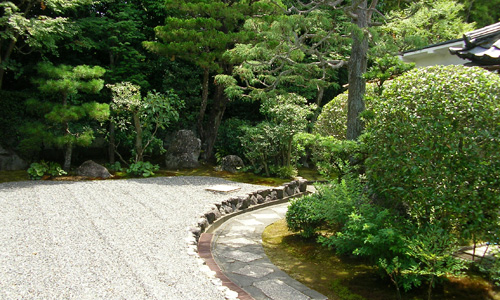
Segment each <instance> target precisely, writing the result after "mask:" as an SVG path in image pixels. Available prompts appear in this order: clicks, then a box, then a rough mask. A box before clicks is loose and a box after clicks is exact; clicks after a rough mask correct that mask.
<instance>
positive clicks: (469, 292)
mask: <svg viewBox="0 0 500 300" xmlns="http://www.w3.org/2000/svg"><path fill="white" fill-rule="evenodd" d="M262 241H263V246H264V250H265V252H266V254H267V256H268V257H269V259H270V260H271V261H272V262H273V264H275V265H277V266H278V267H279V268H280V269H282V270H283V271H285V272H287V273H288V274H289V275H290V276H291V277H293V278H294V279H296V280H298V281H300V282H302V283H303V284H305V285H306V286H308V287H310V288H312V289H314V290H316V291H318V292H320V293H322V294H323V295H325V296H327V297H328V299H330V300H392V299H397V297H396V292H395V291H396V290H395V288H394V287H393V286H392V284H391V282H390V281H388V280H384V279H382V277H381V276H380V274H379V273H378V272H377V270H376V268H374V267H371V265H370V264H369V263H367V262H365V261H362V260H359V259H356V258H355V257H340V256H337V255H335V253H334V252H333V251H331V250H328V249H327V248H325V247H322V246H320V245H318V244H317V243H315V241H314V240H306V239H304V238H302V237H300V236H298V235H296V234H294V233H292V232H290V231H288V228H287V225H286V221H285V220H280V221H278V222H276V223H274V224H272V225H270V226H268V227H267V228H266V230H265V231H264V233H263V235H262ZM403 299H405V300H418V299H426V289H425V288H424V289H421V290H415V291H413V292H411V293H407V294H405V295H403ZM433 299H439V300H451V299H453V300H498V299H500V289H499V288H498V287H494V286H492V285H491V284H489V283H488V282H487V281H485V280H484V279H483V278H481V277H480V276H469V278H449V279H448V280H447V281H446V282H445V283H444V284H443V285H442V286H437V287H436V288H435V289H434V290H433Z"/></svg>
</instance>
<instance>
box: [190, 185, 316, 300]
mask: <svg viewBox="0 0 500 300" xmlns="http://www.w3.org/2000/svg"><path fill="white" fill-rule="evenodd" d="M307 184H308V181H307V180H304V179H299V180H295V181H292V182H289V183H286V184H283V185H282V186H279V187H270V188H268V189H262V190H259V191H256V192H253V193H250V194H247V195H245V196H237V197H229V198H228V199H226V200H224V201H222V202H220V203H214V204H213V205H211V206H210V207H209V209H208V210H207V211H206V212H205V213H204V214H202V215H201V216H200V218H199V219H198V222H197V224H196V225H195V226H193V227H192V228H189V236H188V237H187V238H186V242H187V244H188V249H187V252H188V254H189V255H191V256H194V257H196V258H197V260H198V263H199V265H200V269H201V271H202V272H203V273H205V275H206V276H207V277H208V279H209V280H210V281H211V282H212V284H214V285H215V286H217V287H218V289H219V290H220V291H221V292H222V293H223V294H224V295H225V298H226V299H228V300H236V299H239V298H238V295H239V294H238V292H236V291H234V290H232V289H231V288H229V287H228V286H227V282H226V284H223V282H222V280H221V279H220V278H218V277H217V276H218V275H217V271H214V270H213V269H212V268H210V267H209V266H208V265H207V263H206V261H205V259H203V258H201V257H200V255H199V253H198V241H199V240H200V236H201V235H202V233H204V232H205V231H206V230H207V229H213V228H214V227H215V228H216V225H217V224H218V223H223V222H224V221H225V220H226V219H228V218H231V217H232V216H234V215H236V214H238V213H241V212H244V211H246V210H249V209H253V208H259V207H262V206H265V205H267V204H269V205H270V204H271V203H273V202H275V203H278V202H283V201H286V200H287V199H289V198H293V197H298V196H301V195H304V194H305V193H306V192H307ZM210 255H211V254H210ZM217 269H218V268H217ZM219 272H220V270H219ZM233 289H234V288H233Z"/></svg>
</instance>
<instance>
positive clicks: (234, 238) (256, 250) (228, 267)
mask: <svg viewBox="0 0 500 300" xmlns="http://www.w3.org/2000/svg"><path fill="white" fill-rule="evenodd" d="M287 207H288V203H284V204H278V205H273V206H268V207H265V208H261V209H258V210H254V211H251V212H247V213H243V214H240V215H237V216H235V217H233V218H231V219H229V220H228V221H226V222H225V223H223V224H222V225H221V226H220V227H219V228H218V229H216V230H215V231H214V233H213V235H212V243H211V251H212V255H213V257H214V259H215V261H216V263H217V265H218V266H219V267H220V269H221V271H222V273H224V275H225V276H227V277H228V278H229V279H230V280H231V281H232V282H233V283H234V284H236V285H237V286H239V287H241V288H242V289H243V290H244V291H245V292H246V293H248V294H249V295H250V296H251V297H249V296H246V297H245V295H242V293H240V299H251V298H253V299H256V300H269V299H272V300H290V299H293V300H309V299H327V298H326V297H325V296H323V295H322V294H320V293H318V292H316V291H314V290H311V289H309V288H308V287H306V286H304V285H303V284H301V283H300V282H298V281H296V280H294V279H293V278H291V277H290V276H288V275H287V274H286V273H285V272H283V271H281V270H280V269H278V267H276V266H275V265H273V264H272V263H271V261H270V260H269V259H268V258H267V256H266V255H265V253H264V249H263V248H262V238H261V236H262V232H263V231H264V229H265V228H266V227H267V226H268V225H270V224H272V223H274V222H275V221H278V220H280V219H282V218H284V216H285V214H286V211H287Z"/></svg>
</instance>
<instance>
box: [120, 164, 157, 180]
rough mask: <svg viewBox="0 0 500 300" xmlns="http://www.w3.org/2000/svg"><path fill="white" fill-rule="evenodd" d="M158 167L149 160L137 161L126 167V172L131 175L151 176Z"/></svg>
mask: <svg viewBox="0 0 500 300" xmlns="http://www.w3.org/2000/svg"><path fill="white" fill-rule="evenodd" d="M159 169H160V166H158V165H153V164H152V163H150V162H149V161H138V162H135V163H133V164H131V165H130V166H129V168H128V169H127V174H129V175H132V176H142V177H151V176H154V175H155V173H154V172H156V171H158V170H159Z"/></svg>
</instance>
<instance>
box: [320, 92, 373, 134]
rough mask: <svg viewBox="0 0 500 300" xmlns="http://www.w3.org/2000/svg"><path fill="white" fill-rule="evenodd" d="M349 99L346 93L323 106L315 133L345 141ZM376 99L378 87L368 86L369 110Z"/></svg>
mask: <svg viewBox="0 0 500 300" xmlns="http://www.w3.org/2000/svg"><path fill="white" fill-rule="evenodd" d="M347 97H348V92H347V91H345V92H343V93H342V94H340V95H337V97H335V98H333V100H332V101H330V102H328V103H327V104H325V106H323V108H322V110H321V113H320V114H319V116H318V120H317V121H316V123H315V124H314V129H313V133H318V134H320V135H322V136H333V137H335V138H336V139H339V140H345V137H346V132H347ZM375 97H376V85H375V84H367V85H366V94H365V102H366V106H367V108H368V109H369V108H370V107H371V102H373V101H374V100H373V99H375Z"/></svg>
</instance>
